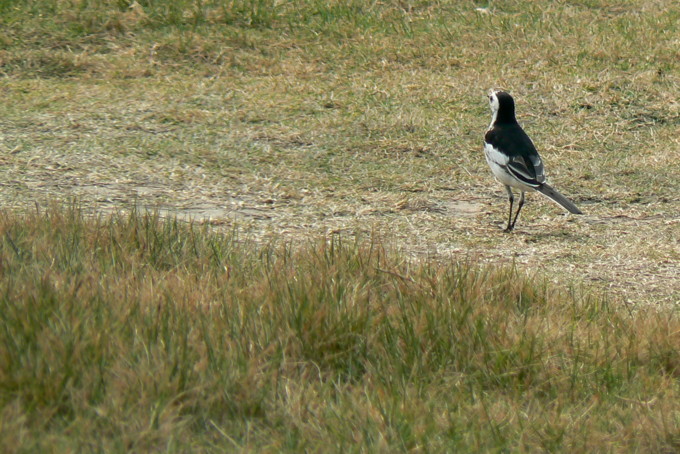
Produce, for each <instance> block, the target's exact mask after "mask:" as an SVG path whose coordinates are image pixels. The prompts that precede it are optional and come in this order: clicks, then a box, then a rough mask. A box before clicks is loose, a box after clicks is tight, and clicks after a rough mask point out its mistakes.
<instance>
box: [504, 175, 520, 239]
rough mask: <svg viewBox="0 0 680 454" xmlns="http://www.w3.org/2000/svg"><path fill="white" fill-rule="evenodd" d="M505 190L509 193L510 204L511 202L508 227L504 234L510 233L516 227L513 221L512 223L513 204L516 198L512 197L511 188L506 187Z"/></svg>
mask: <svg viewBox="0 0 680 454" xmlns="http://www.w3.org/2000/svg"><path fill="white" fill-rule="evenodd" d="M505 190H506V191H508V202H510V214H509V215H508V225H507V227H505V230H504V232H510V231H512V228H513V227H514V223H512V222H511V221H512V203H513V202H514V201H515V196H514V195H512V189H510V186H506V187H505ZM515 219H517V218H515Z"/></svg>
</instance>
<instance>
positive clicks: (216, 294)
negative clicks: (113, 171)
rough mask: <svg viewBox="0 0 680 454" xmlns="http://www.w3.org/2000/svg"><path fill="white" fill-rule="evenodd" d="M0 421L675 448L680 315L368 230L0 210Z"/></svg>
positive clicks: (120, 437) (437, 446) (47, 440)
mask: <svg viewBox="0 0 680 454" xmlns="http://www.w3.org/2000/svg"><path fill="white" fill-rule="evenodd" d="M0 231H1V232H2V235H3V242H2V244H1V246H0V259H1V263H2V279H1V281H0V285H1V286H2V288H1V289H0V290H1V293H0V294H1V295H2V298H1V300H0V304H1V305H2V308H1V309H2V310H0V327H1V330H0V336H2V342H1V343H0V345H2V348H1V350H0V399H1V400H2V408H3V410H2V416H1V418H0V421H1V423H0V434H1V435H0V437H1V438H2V439H3V446H4V449H5V450H6V452H35V451H41V452H42V451H50V450H55V451H61V452H63V451H79V450H93V451H100V450H104V451H135V452H148V451H154V452H157V451H168V452H186V451H188V450H192V451H199V452H200V451H224V450H229V451H231V450H236V451H261V450H263V451H278V452H281V451H282V452H300V451H302V450H308V451H338V452H346V451H363V450H370V451H388V452H395V451H412V450H427V451H463V452H471V451H475V452H477V451H499V450H510V451H536V450H549V451H552V450H564V451H569V452H594V451H604V450H609V451H634V450H642V451H656V452H659V451H666V450H667V451H671V450H673V449H675V448H677V443H678V439H677V431H678V419H677V413H678V405H677V402H678V397H680V396H679V395H678V394H679V393H680V388H679V387H678V382H677V376H678V373H679V372H678V370H679V369H678V367H680V357H679V356H678V353H677V349H676V348H675V346H676V345H677V333H678V332H679V330H680V320H679V319H678V317H677V315H676V314H675V313H674V312H672V311H667V312H661V313H659V312H657V311H655V310H643V311H641V312H640V313H636V314H631V313H630V312H629V311H628V310H627V309H625V307H622V306H618V305H612V304H611V303H609V302H608V301H607V300H605V299H602V298H600V297H594V296H587V295H586V294H584V293H581V292H570V293H566V292H561V291H556V290H554V289H551V287H550V286H549V285H547V284H546V283H545V282H544V281H542V280H541V279H539V278H537V277H536V276H528V275H526V274H524V273H522V272H520V271H519V270H518V269H517V268H515V267H509V266H501V267H498V266H491V265H488V266H483V265H480V264H475V263H470V262H467V263H466V262H458V263H457V262H448V263H441V262H437V261H432V260H426V261H418V262H412V261H408V260H404V258H403V256H402V255H401V254H399V253H395V252H390V248H386V247H385V244H383V242H382V241H381V240H380V238H377V237H368V238H363V239H361V238H348V237H343V236H333V237H329V238H326V239H320V240H315V241H308V242H304V244H300V245H297V247H292V246H293V245H291V244H286V243H281V244H270V245H267V246H258V245H255V244H253V243H252V242H251V241H249V240H248V239H247V238H243V237H241V236H240V235H239V234H238V233H236V232H233V233H231V234H227V235H224V234H216V233H211V232H210V230H209V229H207V228H206V227H199V226H196V225H194V224H185V223H182V222H178V221H173V220H166V221H163V220H161V219H160V218H159V217H158V215H157V214H155V215H154V214H149V213H140V212H138V211H133V212H132V213H131V214H130V215H120V214H118V215H113V216H110V217H101V216H99V217H95V218H91V217H85V216H84V214H83V213H82V211H81V210H80V209H79V208H77V207H74V206H71V207H66V208H62V207H53V208H50V209H48V210H47V211H45V212H40V213H30V214H25V215H22V216H18V215H9V214H7V213H6V215H5V216H3V220H2V224H1V225H0Z"/></svg>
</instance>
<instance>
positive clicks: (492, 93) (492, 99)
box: [489, 89, 500, 128]
mask: <svg viewBox="0 0 680 454" xmlns="http://www.w3.org/2000/svg"><path fill="white" fill-rule="evenodd" d="M496 93H497V91H496V90H493V89H492V90H489V107H490V108H491V125H489V128H491V126H492V125H493V124H494V123H495V121H496V116H497V115H498V109H499V107H500V103H499V102H498V96H497V95H496Z"/></svg>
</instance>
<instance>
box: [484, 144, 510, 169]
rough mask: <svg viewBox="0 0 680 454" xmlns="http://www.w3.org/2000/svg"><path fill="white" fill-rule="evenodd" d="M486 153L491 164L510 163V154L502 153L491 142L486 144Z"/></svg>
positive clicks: (503, 164) (504, 164)
mask: <svg viewBox="0 0 680 454" xmlns="http://www.w3.org/2000/svg"><path fill="white" fill-rule="evenodd" d="M484 154H485V155H486V160H487V161H488V162H489V165H491V164H492V163H493V164H496V165H499V166H506V165H508V162H510V159H509V158H508V155H506V154H505V153H501V152H500V151H499V150H497V149H496V147H494V146H493V145H491V144H490V143H485V144H484Z"/></svg>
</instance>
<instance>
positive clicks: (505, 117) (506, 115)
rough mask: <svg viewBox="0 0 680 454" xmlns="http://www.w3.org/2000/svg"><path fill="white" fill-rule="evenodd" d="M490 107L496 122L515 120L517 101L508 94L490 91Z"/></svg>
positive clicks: (500, 91)
mask: <svg viewBox="0 0 680 454" xmlns="http://www.w3.org/2000/svg"><path fill="white" fill-rule="evenodd" d="M489 107H490V108H491V113H492V115H493V120H492V123H493V122H495V121H512V120H514V119H515V101H514V100H513V99H512V96H510V95H509V94H508V93H507V92H504V91H502V90H495V89H493V88H492V89H491V90H489Z"/></svg>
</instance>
